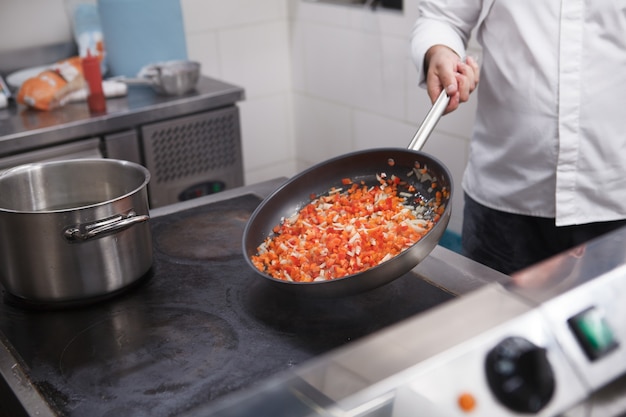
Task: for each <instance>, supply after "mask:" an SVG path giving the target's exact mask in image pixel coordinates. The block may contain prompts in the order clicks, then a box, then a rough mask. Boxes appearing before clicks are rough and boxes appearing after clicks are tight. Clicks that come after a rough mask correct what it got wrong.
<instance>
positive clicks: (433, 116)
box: [409, 90, 450, 151]
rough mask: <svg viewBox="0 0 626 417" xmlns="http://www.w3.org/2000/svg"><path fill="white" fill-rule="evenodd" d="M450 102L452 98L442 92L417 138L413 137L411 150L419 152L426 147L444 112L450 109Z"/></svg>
mask: <svg viewBox="0 0 626 417" xmlns="http://www.w3.org/2000/svg"><path fill="white" fill-rule="evenodd" d="M449 102H450V97H448V94H446V90H442V91H441V94H439V97H438V98H437V101H435V103H434V104H433V106H432V107H431V109H430V111H429V112H428V114H427V115H426V117H425V118H424V121H423V122H422V124H421V125H420V127H419V129H417V132H415V136H413V140H411V143H409V149H411V150H413V151H419V150H421V149H422V148H423V147H424V144H425V143H426V139H428V137H429V136H430V134H431V133H432V131H433V129H434V128H435V126H436V125H437V122H439V119H441V116H442V115H443V111H444V110H445V109H446V107H448V103H449Z"/></svg>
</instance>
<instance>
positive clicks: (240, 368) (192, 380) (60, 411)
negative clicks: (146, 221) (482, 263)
mask: <svg viewBox="0 0 626 417" xmlns="http://www.w3.org/2000/svg"><path fill="white" fill-rule="evenodd" d="M225 195H227V196H228V195H229V194H225ZM260 202H261V199H260V198H259V197H258V196H257V195H255V194H253V193H239V195H233V196H232V197H229V198H227V199H223V200H219V201H215V202H211V203H210V204H202V205H195V206H194V205H188V206H185V205H182V206H178V208H177V209H176V210H173V211H172V209H171V208H170V209H168V210H169V212H167V211H165V212H161V213H164V214H162V215H159V216H156V217H155V216H152V218H151V220H150V222H151V227H152V232H153V241H154V263H153V267H152V270H151V271H150V273H149V275H148V276H146V277H145V279H144V280H143V281H142V282H141V284H140V285H138V286H136V287H134V288H132V289H129V290H128V291H126V292H124V293H122V294H120V295H118V296H116V297H114V298H112V299H108V300H105V301H101V302H99V303H96V304H93V305H88V306H79V307H75V308H67V309H63V310H50V311H45V310H33V309H28V308H24V307H23V306H15V305H13V304H12V303H10V302H9V301H10V300H8V299H4V300H3V302H2V303H0V342H2V345H0V348H2V349H0V373H1V374H2V375H1V376H2V377H3V379H2V380H0V394H3V392H5V391H9V392H10V391H12V392H11V394H13V396H14V397H15V398H13V401H12V403H14V405H15V407H16V408H15V409H16V411H17V412H16V413H15V414H13V415H19V414H20V413H22V412H23V414H25V415H35V414H37V415H40V416H43V415H61V416H90V417H97V416H114V415H115V416H119V415H131V414H132V415H133V416H144V415H145V416H153V417H155V416H156V417H158V416H172V415H177V414H180V413H182V412H184V411H185V410H189V409H191V408H193V407H196V406H198V405H200V404H205V403H209V402H212V401H214V400H216V399H218V398H220V397H222V396H224V395H226V394H228V393H233V392H237V391H239V390H243V389H244V388H246V387H249V386H251V385H254V384H255V383H258V382H260V381H262V380H265V379H266V378H268V377H270V376H272V375H275V374H278V373H280V372H282V371H285V370H288V369H290V368H293V367H295V366H297V365H299V364H301V363H303V362H306V361H307V360H309V359H311V358H313V357H316V356H318V355H321V354H323V353H326V352H328V351H330V350H332V349H335V348H337V347H339V346H343V345H345V344H347V343H350V342H352V341H355V340H357V339H359V338H362V337H363V336H365V335H369V334H372V333H374V332H376V331H378V330H380V329H383V328H385V327H387V326H389V325H391V324H393V323H397V322H399V321H401V320H403V319H405V318H408V317H411V316H414V315H416V314H419V313H420V312H422V311H425V310H427V309H429V308H431V307H433V306H436V305H439V304H441V303H443V302H445V301H447V300H450V299H452V298H454V295H453V294H451V293H450V292H449V291H447V290H446V289H443V288H442V287H441V286H438V285H433V283H432V282H429V281H428V280H427V279H421V278H420V277H419V276H418V275H416V274H415V273H412V272H411V273H408V274H406V275H405V276H403V277H401V278H399V279H397V280H395V281H394V282H392V283H390V284H388V285H386V286H384V287H381V288H378V289H375V290H372V291H369V292H367V293H363V294H359V295H355V296H349V297H342V298H337V299H305V298H299V297H295V296H294V295H292V294H289V293H284V292H282V291H281V290H279V289H277V288H275V287H274V286H271V285H269V284H268V283H266V282H265V281H264V280H263V279H261V278H260V277H259V276H257V275H256V273H255V272H254V271H252V270H251V269H250V268H249V267H248V266H247V264H246V263H245V261H244V259H243V257H242V255H241V243H240V242H241V236H242V233H243V228H244V226H245V223H246V221H247V219H248V218H249V216H250V214H251V213H252V211H253V210H254V208H255V207H256V206H257V205H258V204H259V203H260ZM187 207H188V208H187ZM31 386H32V387H35V388H36V390H32V389H30V387H31ZM25 387H26V388H25ZM2 396H3V398H5V396H4V395H2ZM3 402H4V399H3ZM5 407H6V406H5ZM46 413H48V414H46Z"/></svg>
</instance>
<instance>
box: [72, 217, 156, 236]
mask: <svg viewBox="0 0 626 417" xmlns="http://www.w3.org/2000/svg"><path fill="white" fill-rule="evenodd" d="M149 219H150V216H148V215H145V214H144V215H141V216H140V215H137V213H135V212H134V211H133V210H131V211H130V212H128V213H127V214H126V215H123V214H120V215H118V216H115V217H112V218H110V219H105V220H100V221H97V222H94V223H91V224H87V225H76V226H72V227H69V228H67V229H66V230H65V231H64V233H63V234H64V236H65V239H67V240H68V241H69V242H83V241H86V240H89V239H95V238H97V237H100V236H102V235H104V234H108V233H111V232H118V231H121V230H124V229H128V228H129V227H130V226H132V225H134V224H137V223H143V222H145V221H148V220H149Z"/></svg>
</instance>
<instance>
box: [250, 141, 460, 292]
mask: <svg viewBox="0 0 626 417" xmlns="http://www.w3.org/2000/svg"><path fill="white" fill-rule="evenodd" d="M416 166H419V167H421V168H424V167H425V168H427V175H424V176H421V177H420V178H418V177H417V176H416V175H415V173H414V171H413V168H414V167H416ZM383 173H384V174H386V175H387V176H391V175H396V176H398V177H400V178H401V179H402V180H404V181H407V182H408V183H410V184H412V185H413V186H414V187H415V188H416V189H417V191H418V193H420V194H421V195H422V196H423V197H424V198H426V199H430V198H434V195H435V192H436V191H437V190H441V189H442V188H443V187H447V188H448V190H449V191H450V192H449V194H448V197H447V198H445V199H444V201H443V204H445V206H446V208H445V211H444V214H443V215H442V216H441V219H440V220H439V221H438V223H437V224H436V226H435V227H434V228H433V229H432V230H431V231H430V232H429V233H428V234H427V235H426V236H425V237H424V238H422V239H421V240H420V241H419V242H417V243H416V244H415V245H413V246H412V247H411V248H409V249H408V250H406V251H404V252H402V253H401V254H400V255H398V256H396V257H394V258H393V259H391V260H389V261H387V262H384V263H382V264H380V265H378V266H377V267H375V268H371V269H369V270H367V271H364V272H362V273H359V274H355V275H350V276H347V277H344V278H341V279H336V280H332V281H323V282H313V283H293V282H288V281H282V280H278V279H275V278H272V277H270V276H269V275H266V274H264V273H262V272H261V271H258V270H257V269H256V267H254V266H253V265H252V263H251V260H250V258H251V257H252V256H254V255H255V254H256V252H257V248H258V246H259V245H260V244H261V243H262V242H263V240H264V239H265V238H266V237H267V236H270V235H271V234H272V233H273V232H272V229H273V227H274V226H276V225H277V224H279V223H280V222H281V220H282V219H283V218H286V217H289V216H291V215H293V214H294V213H296V212H297V211H298V210H299V209H300V208H302V207H303V206H304V205H306V204H308V202H309V201H310V199H311V195H314V196H317V195H321V194H325V193H327V192H328V191H329V190H330V189H331V188H332V187H343V185H342V179H343V178H350V179H351V180H352V181H354V182H360V181H364V182H365V183H368V184H372V185H374V184H377V183H378V181H377V179H376V175H377V174H379V175H380V174H383ZM433 182H437V185H438V186H437V189H432V188H431V185H432V183H433ZM452 191H453V190H452V178H451V175H450V173H449V171H448V170H447V169H446V168H445V166H444V165H443V164H442V163H441V162H439V161H438V160H437V159H435V158H433V157H431V156H429V155H427V154H425V153H422V152H418V151H411V150H407V149H398V148H381V149H375V150H368V151H359V152H354V153H350V154H347V155H344V156H340V157H337V158H334V159H330V160H328V161H326V162H323V163H321V164H318V165H315V166H314V167H312V168H310V169H308V170H306V171H303V172H302V173H300V174H298V175H296V176H295V177H293V178H291V179H290V180H289V181H287V182H286V183H285V184H284V185H282V186H281V187H280V188H279V189H277V190H276V191H275V192H274V193H272V194H271V195H270V196H269V197H267V198H266V199H265V200H264V201H263V202H262V203H261V204H260V205H259V207H258V208H257V209H256V211H255V212H254V213H253V214H252V216H251V218H250V220H249V222H248V224H247V226H246V228H245V230H244V236H243V250H244V256H245V258H246V260H247V261H248V263H249V264H250V266H251V267H252V268H254V269H255V270H256V271H257V272H258V273H259V274H260V275H261V276H263V277H265V278H267V279H268V280H269V281H270V282H272V283H275V284H277V285H279V286H280V287H282V288H284V289H286V290H293V291H297V292H302V293H306V294H309V295H317V296H336V295H345V294H352V293H357V292H361V291H366V290H369V289H372V288H375V287H378V286H380V285H383V284H385V283H387V282H390V281H392V280H393V279H395V278H398V277H399V276H401V275H403V274H404V273H406V272H408V271H409V270H411V269H412V268H413V267H415V266H416V265H417V264H418V263H419V262H420V261H421V260H422V259H423V258H425V257H426V256H427V255H428V254H429V253H430V252H431V251H432V249H434V247H435V246H436V245H437V243H438V242H439V240H440V238H441V236H442V235H443V232H444V231H445V228H446V227H447V224H448V221H449V218H450V212H451V208H450V197H451V196H452Z"/></svg>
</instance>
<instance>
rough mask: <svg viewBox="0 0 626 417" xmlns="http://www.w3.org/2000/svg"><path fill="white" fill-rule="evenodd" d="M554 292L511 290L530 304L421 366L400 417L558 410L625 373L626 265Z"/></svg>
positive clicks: (396, 408)
mask: <svg viewBox="0 0 626 417" xmlns="http://www.w3.org/2000/svg"><path fill="white" fill-rule="evenodd" d="M552 291H553V294H548V295H546V293H545V292H544V293H541V292H539V291H534V290H533V291H527V290H525V289H523V288H521V289H515V288H513V289H511V288H509V291H507V293H508V294H507V295H506V296H505V298H506V297H511V300H512V299H517V300H518V301H520V302H522V303H524V304H527V305H528V306H529V310H528V311H527V312H523V313H521V314H518V315H517V316H516V317H513V318H511V319H510V320H507V321H506V322H505V323H502V324H498V325H495V326H493V327H492V328H490V329H489V330H487V331H485V332H482V333H480V334H476V335H475V336H474V337H473V338H470V339H467V340H466V341H465V342H463V343H461V344H458V345H457V346H455V347H454V348H453V349H449V350H447V351H444V352H441V353H440V354H439V355H436V356H435V357H432V358H430V359H429V360H428V361H424V362H423V363H421V364H419V365H418V366H416V367H414V369H413V370H412V371H411V373H412V375H411V376H410V377H409V378H408V382H407V383H405V384H403V385H401V386H400V387H399V388H398V389H397V392H396V396H395V399H394V404H393V413H392V416H393V417H410V416H419V415H428V416H429V417H454V416H470V417H471V416H473V415H476V416H507V415H515V416H518V415H520V414H521V415H536V416H557V415H563V414H564V413H566V412H568V410H573V409H575V408H577V407H580V405H581V404H582V403H585V402H586V400H587V399H589V398H590V397H591V396H593V395H594V393H595V392H597V391H599V390H601V389H603V387H606V386H608V385H609V384H611V383H613V382H614V381H616V380H620V378H621V379H623V378H624V375H626V347H625V344H626V326H624V325H623V324H624V323H626V301H624V300H625V299H626V269H623V268H617V269H612V270H610V271H609V272H607V273H605V274H604V275H601V276H598V277H595V278H594V279H588V280H587V279H583V280H581V281H578V282H576V283H570V284H569V286H568V287H567V288H565V289H564V290H563V289H561V291H560V292H557V291H555V290H554V289H552ZM496 302H504V300H499V301H496ZM511 302H512V301H511ZM625 395H626V392H624V393H621V395H620V396H621V397H624V396H625ZM589 403H590V404H588V405H586V406H585V407H584V409H585V410H586V411H585V415H603V416H604V415H605V413H606V410H603V411H602V413H600V414H597V413H596V414H594V413H593V407H594V405H593V404H592V403H593V401H589ZM624 411H625V410H620V411H619V412H617V413H618V414H610V416H617V415H623V414H621V413H623V412H624ZM606 416H607V417H609V415H606Z"/></svg>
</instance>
